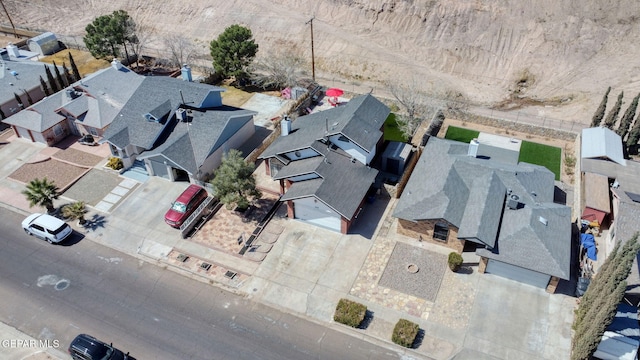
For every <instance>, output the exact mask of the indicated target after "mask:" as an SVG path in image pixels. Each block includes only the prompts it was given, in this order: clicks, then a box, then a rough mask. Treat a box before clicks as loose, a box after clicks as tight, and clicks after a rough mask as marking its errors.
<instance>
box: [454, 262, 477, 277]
mask: <svg viewBox="0 0 640 360" xmlns="http://www.w3.org/2000/svg"><path fill="white" fill-rule="evenodd" d="M456 273H458V274H463V275H471V274H473V267H471V266H469V265H465V264H462V266H460V269H458V271H456Z"/></svg>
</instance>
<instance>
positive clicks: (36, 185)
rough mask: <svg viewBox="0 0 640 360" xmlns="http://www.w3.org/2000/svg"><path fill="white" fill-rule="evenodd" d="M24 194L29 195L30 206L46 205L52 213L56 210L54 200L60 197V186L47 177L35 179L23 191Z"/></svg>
mask: <svg viewBox="0 0 640 360" xmlns="http://www.w3.org/2000/svg"><path fill="white" fill-rule="evenodd" d="M22 194H24V196H26V197H27V200H28V201H29V206H30V207H33V206H36V205H38V206H44V207H46V208H47V212H49V213H52V212H54V211H55V208H54V207H53V200H56V199H58V197H59V196H60V193H58V187H57V186H56V184H54V183H53V181H49V180H47V178H46V177H45V178H43V179H42V180H40V179H33V180H31V181H29V183H28V184H27V188H26V189H25V190H23V191H22Z"/></svg>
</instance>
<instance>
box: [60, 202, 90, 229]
mask: <svg viewBox="0 0 640 360" xmlns="http://www.w3.org/2000/svg"><path fill="white" fill-rule="evenodd" d="M86 213H87V207H86V206H85V204H84V201H77V202H74V203H71V204H69V205H65V206H64V207H62V216H64V217H66V218H69V219H71V220H75V219H78V223H79V224H80V225H84V224H85V223H86V222H87V220H86V219H85V218H84V214H86Z"/></svg>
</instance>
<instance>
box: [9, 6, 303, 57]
mask: <svg viewBox="0 0 640 360" xmlns="http://www.w3.org/2000/svg"><path fill="white" fill-rule="evenodd" d="M0 4H2V8H3V9H4V13H5V14H7V17H8V18H9V22H10V23H11V27H12V28H13V35H14V36H15V37H16V38H18V32H17V31H16V26H15V25H13V20H11V16H9V12H8V11H7V8H6V7H5V6H4V2H3V1H2V0H0ZM312 20H313V19H312ZM312 33H313V30H312ZM312 38H313V36H312ZM311 43H312V44H313V40H311ZM311 46H312V47H313V45H311Z"/></svg>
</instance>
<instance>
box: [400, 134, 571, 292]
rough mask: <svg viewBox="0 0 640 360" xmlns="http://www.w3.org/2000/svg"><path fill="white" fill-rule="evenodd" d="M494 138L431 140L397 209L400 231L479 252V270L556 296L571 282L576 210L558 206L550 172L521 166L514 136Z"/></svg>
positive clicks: (455, 249)
mask: <svg viewBox="0 0 640 360" xmlns="http://www.w3.org/2000/svg"><path fill="white" fill-rule="evenodd" d="M489 138H490V141H487V142H486V143H483V142H482V140H481V139H480V141H477V140H476V141H475V142H472V144H466V143H461V142H457V141H450V140H443V139H439V138H435V137H432V138H430V139H429V140H428V142H427V144H426V146H425V148H424V150H423V153H422V155H421V157H420V159H419V160H418V162H417V164H416V166H415V168H414V170H413V172H412V175H411V177H410V179H409V181H408V183H407V185H406V187H405V189H404V191H403V192H402V195H401V197H400V199H399V201H398V204H397V206H396V208H395V210H394V213H393V216H394V217H396V218H398V230H397V231H398V232H399V233H401V234H403V235H406V236H410V237H413V238H416V239H420V240H423V241H428V242H431V243H435V244H439V245H442V246H446V247H449V248H451V249H452V250H453V251H456V252H458V253H461V252H462V251H463V250H464V249H465V245H467V249H468V248H472V249H474V248H475V252H476V254H477V255H479V256H480V272H486V273H493V274H496V275H500V276H503V277H506V278H509V279H513V280H516V281H520V282H523V283H527V284H531V285H534V286H537V287H541V288H546V287H547V286H548V285H549V288H548V289H547V290H548V291H551V292H553V291H555V286H556V285H557V282H558V281H559V279H566V280H568V279H569V278H570V262H571V209H570V208H569V207H567V206H564V205H559V204H555V203H553V200H554V174H553V173H552V172H551V171H549V170H548V169H546V168H544V167H541V166H538V165H532V164H527V163H519V162H518V160H517V159H518V157H517V156H514V154H513V152H514V151H515V150H514V146H513V145H514V144H515V143H514V141H515V139H509V138H502V139H500V138H501V137H497V136H490V137H489ZM489 144H491V145H489ZM500 144H504V147H505V149H503V148H501V147H500Z"/></svg>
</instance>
